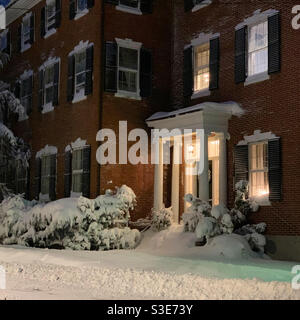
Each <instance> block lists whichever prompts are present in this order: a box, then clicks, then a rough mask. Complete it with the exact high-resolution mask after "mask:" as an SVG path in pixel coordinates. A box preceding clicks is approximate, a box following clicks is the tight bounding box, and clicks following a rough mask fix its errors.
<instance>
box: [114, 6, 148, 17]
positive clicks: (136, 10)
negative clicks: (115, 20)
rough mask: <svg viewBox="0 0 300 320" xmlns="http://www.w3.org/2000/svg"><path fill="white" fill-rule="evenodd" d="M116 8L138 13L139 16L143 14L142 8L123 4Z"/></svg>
mask: <svg viewBox="0 0 300 320" xmlns="http://www.w3.org/2000/svg"><path fill="white" fill-rule="evenodd" d="M116 10H119V11H123V12H127V13H132V14H136V15H139V16H140V15H142V14H143V13H142V11H141V10H140V9H137V8H136V9H135V8H130V7H127V6H122V5H118V6H116Z"/></svg>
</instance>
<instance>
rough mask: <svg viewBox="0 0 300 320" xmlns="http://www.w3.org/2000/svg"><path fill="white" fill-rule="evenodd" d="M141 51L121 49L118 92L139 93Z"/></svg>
mask: <svg viewBox="0 0 300 320" xmlns="http://www.w3.org/2000/svg"><path fill="white" fill-rule="evenodd" d="M138 59H139V51H138V50H136V49H129V48H123V47H119V70H118V90H119V91H127V92H137V87H138V85H137V83H138V71H139V66H138Z"/></svg>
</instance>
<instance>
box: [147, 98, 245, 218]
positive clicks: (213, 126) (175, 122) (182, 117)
mask: <svg viewBox="0 0 300 320" xmlns="http://www.w3.org/2000/svg"><path fill="white" fill-rule="evenodd" d="M242 114H243V111H242V109H241V108H240V107H239V105H238V104H237V103H235V102H225V103H213V102H205V103H202V104H199V105H196V106H192V107H188V108H184V109H179V110H176V111H172V112H158V113H155V114H154V115H153V116H151V117H150V118H148V119H147V120H146V122H147V125H148V126H149V127H150V128H154V129H159V130H163V129H167V130H169V131H171V130H174V129H177V130H176V131H177V132H179V134H181V137H180V138H183V135H184V134H185V132H184V130H185V129H189V130H190V131H191V132H192V135H193V134H194V133H195V132H196V130H197V129H198V130H199V129H202V130H203V132H204V137H203V138H202V139H201V141H202V143H200V142H199V140H197V139H193V138H191V140H190V141H191V143H190V144H189V145H185V146H183V144H182V143H180V146H181V150H178V148H177V147H176V149H175V148H173V152H171V153H170V154H171V155H172V159H171V169H172V170H171V171H172V172H171V181H172V183H171V206H172V210H173V213H174V221H175V222H179V216H180V212H179V203H180V197H183V196H184V195H183V194H180V189H181V190H182V187H183V190H184V194H187V193H191V194H193V195H195V196H197V197H199V198H200V199H201V200H205V201H211V203H212V204H213V205H217V204H221V203H222V204H224V205H226V202H227V163H226V159H227V154H226V152H227V151H226V139H227V138H228V137H229V135H228V120H229V119H230V118H231V117H232V116H233V115H237V116H240V115H242ZM172 139H173V140H172ZM167 140H168V143H169V144H170V145H171V146H172V141H173V146H174V145H175V144H174V142H175V140H176V136H172V137H171V139H170V136H169V137H167ZM180 141H185V140H184V139H180ZM158 143H159V147H157V148H156V150H157V152H158V154H157V157H158V159H159V162H158V164H156V165H155V177H154V209H156V210H159V209H161V208H162V207H163V206H164V200H163V199H164V196H163V194H164V156H165V153H164V148H163V145H164V143H166V141H165V138H164V137H163V136H162V137H161V138H160V139H159V142H158ZM196 144H200V146H197V147H198V148H199V147H200V150H201V152H200V153H199V154H200V155H201V157H203V158H202V159H201V161H202V166H203V165H204V170H203V171H202V173H201V174H200V175H198V174H187V170H184V174H182V172H183V170H181V166H185V168H188V167H189V166H190V167H193V166H197V165H199V162H200V161H199V160H200V159H197V158H196V157H195V158H194V161H193V153H194V152H195V151H194V150H195V147H196ZM201 144H202V145H201ZM183 150H185V152H183ZM189 154H190V155H191V159H190V160H191V161H187V159H186V158H187V157H189ZM180 156H181V157H182V162H181V163H182V164H178V157H180ZM182 184H183V186H182ZM180 187H181V188H180ZM187 205H188V204H187V203H185V205H184V206H185V208H184V209H186V207H187Z"/></svg>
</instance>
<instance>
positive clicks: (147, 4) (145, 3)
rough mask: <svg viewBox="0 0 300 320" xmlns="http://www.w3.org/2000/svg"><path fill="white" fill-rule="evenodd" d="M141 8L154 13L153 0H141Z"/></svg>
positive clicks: (143, 10)
mask: <svg viewBox="0 0 300 320" xmlns="http://www.w3.org/2000/svg"><path fill="white" fill-rule="evenodd" d="M140 8H141V11H142V12H143V13H152V9H153V0H141V7H140Z"/></svg>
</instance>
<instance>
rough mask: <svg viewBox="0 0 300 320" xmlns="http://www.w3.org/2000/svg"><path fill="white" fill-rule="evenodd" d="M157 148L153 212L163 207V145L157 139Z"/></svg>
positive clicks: (160, 140)
mask: <svg viewBox="0 0 300 320" xmlns="http://www.w3.org/2000/svg"><path fill="white" fill-rule="evenodd" d="M158 144H159V146H158V148H156V152H157V153H158V154H157V155H156V157H157V159H158V162H157V164H155V169H154V206H153V207H154V210H160V209H161V208H162V207H163V170H164V168H163V144H162V139H161V138H160V139H159V143H158Z"/></svg>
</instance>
